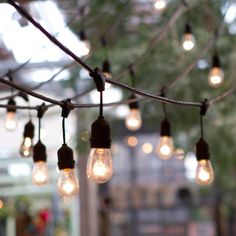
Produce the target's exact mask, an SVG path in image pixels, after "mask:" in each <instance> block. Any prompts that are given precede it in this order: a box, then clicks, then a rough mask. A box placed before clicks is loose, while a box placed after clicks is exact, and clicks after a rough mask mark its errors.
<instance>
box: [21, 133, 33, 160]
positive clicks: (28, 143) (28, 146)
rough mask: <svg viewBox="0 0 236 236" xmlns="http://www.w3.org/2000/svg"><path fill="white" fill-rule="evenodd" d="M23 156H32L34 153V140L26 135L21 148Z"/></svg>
mask: <svg viewBox="0 0 236 236" xmlns="http://www.w3.org/2000/svg"><path fill="white" fill-rule="evenodd" d="M20 154H21V156H22V157H31V156H32V154H33V141H32V139H31V138H30V137H25V138H24V140H23V142H22V144H21V148H20Z"/></svg>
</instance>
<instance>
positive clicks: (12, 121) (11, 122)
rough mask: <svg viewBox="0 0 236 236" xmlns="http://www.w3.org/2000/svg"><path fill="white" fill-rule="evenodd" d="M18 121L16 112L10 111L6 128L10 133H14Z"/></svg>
mask: <svg viewBox="0 0 236 236" xmlns="http://www.w3.org/2000/svg"><path fill="white" fill-rule="evenodd" d="M17 125H18V121H17V116H16V112H15V111H8V112H7V115H6V121H5V128H6V129H7V130H9V131H13V130H15V129H16V128H17Z"/></svg>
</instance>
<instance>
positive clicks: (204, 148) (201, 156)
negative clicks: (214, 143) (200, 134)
mask: <svg viewBox="0 0 236 236" xmlns="http://www.w3.org/2000/svg"><path fill="white" fill-rule="evenodd" d="M196 156H197V161H200V160H209V159H210V153H209V148H208V144H207V142H206V141H205V140H204V139H203V138H200V139H199V140H198V142H197V144H196Z"/></svg>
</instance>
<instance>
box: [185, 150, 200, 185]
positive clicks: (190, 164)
mask: <svg viewBox="0 0 236 236" xmlns="http://www.w3.org/2000/svg"><path fill="white" fill-rule="evenodd" d="M184 167H185V176H186V178H187V179H189V180H194V179H195V173H196V168H197V161H196V155H195V153H193V152H189V153H187V155H186V158H185V159H184Z"/></svg>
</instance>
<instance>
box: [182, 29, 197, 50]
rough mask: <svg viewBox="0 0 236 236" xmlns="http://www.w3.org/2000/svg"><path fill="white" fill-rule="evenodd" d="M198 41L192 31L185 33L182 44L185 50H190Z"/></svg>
mask: <svg viewBox="0 0 236 236" xmlns="http://www.w3.org/2000/svg"><path fill="white" fill-rule="evenodd" d="M195 44H196V42H195V38H194V36H193V35H192V34H190V33H185V34H184V36H183V39H182V46H183V49H184V50H185V51H190V50H192V49H193V48H194V46H195Z"/></svg>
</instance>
